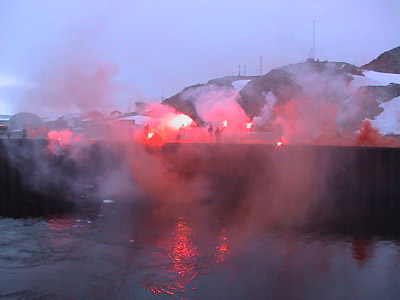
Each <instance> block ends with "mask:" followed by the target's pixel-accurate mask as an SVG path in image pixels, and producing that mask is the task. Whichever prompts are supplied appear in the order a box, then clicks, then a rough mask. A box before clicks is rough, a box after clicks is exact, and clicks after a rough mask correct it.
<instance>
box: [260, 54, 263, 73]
mask: <svg viewBox="0 0 400 300" xmlns="http://www.w3.org/2000/svg"><path fill="white" fill-rule="evenodd" d="M262 72H263V71H262V56H260V76H261V75H262Z"/></svg>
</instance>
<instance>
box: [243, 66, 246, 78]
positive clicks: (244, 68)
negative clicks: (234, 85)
mask: <svg viewBox="0 0 400 300" xmlns="http://www.w3.org/2000/svg"><path fill="white" fill-rule="evenodd" d="M243 73H244V76H246V65H244V66H243Z"/></svg>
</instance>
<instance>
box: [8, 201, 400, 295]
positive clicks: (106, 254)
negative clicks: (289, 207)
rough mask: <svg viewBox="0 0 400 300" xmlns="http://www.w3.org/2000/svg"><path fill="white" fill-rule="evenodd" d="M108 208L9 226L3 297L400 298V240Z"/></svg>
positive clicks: (13, 222)
mask: <svg viewBox="0 0 400 300" xmlns="http://www.w3.org/2000/svg"><path fill="white" fill-rule="evenodd" d="M99 204H100V205H99V206H94V207H92V208H90V209H85V210H80V211H78V212H75V213H72V214H68V215H59V216H52V217H51V216H49V217H46V218H39V219H10V218H2V219H0V266H1V267H0V299H400V251H399V250H400V244H399V241H397V240H395V239H390V238H383V237H379V236H369V235H363V236H352V235H343V234H338V233H324V234H322V233H317V231H318V230H317V229H316V230H315V232H313V231H311V232H308V233H304V232H296V231H291V230H277V229H274V230H273V229H270V228H268V227H265V226H263V225H261V224H262V223H259V222H242V221H235V220H232V219H230V218H223V219H218V218H216V217H213V216H212V214H206V213H204V211H203V212H201V211H198V212H196V211H194V212H193V211H191V212H189V213H188V212H187V211H182V214H181V213H175V214H170V213H164V212H159V211H157V207H150V208H149V207H147V208H146V207H143V206H140V205H132V204H129V205H128V203H127V202H123V201H117V200H115V202H113V203H102V202H101V201H99ZM177 211H179V210H177ZM256 224H257V225H256Z"/></svg>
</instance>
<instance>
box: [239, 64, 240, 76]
mask: <svg viewBox="0 0 400 300" xmlns="http://www.w3.org/2000/svg"><path fill="white" fill-rule="evenodd" d="M239 76H240V64H239Z"/></svg>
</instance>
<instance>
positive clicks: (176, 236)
mask: <svg viewBox="0 0 400 300" xmlns="http://www.w3.org/2000/svg"><path fill="white" fill-rule="evenodd" d="M170 245H171V244H169V243H168V241H167V243H166V245H165V246H166V247H167V248H168V249H171V247H169V246H170ZM162 248H164V246H163V247H162ZM199 256H200V253H199V251H198V250H197V247H196V245H195V244H194V242H193V230H192V229H191V228H190V227H189V226H188V225H187V224H186V222H185V221H183V220H180V221H178V222H177V224H176V228H175V231H174V233H173V239H172V249H171V250H170V252H169V253H168V257H169V258H170V259H171V265H170V266H168V267H167V270H168V272H169V275H168V278H169V280H168V281H169V282H168V283H164V284H157V283H154V282H147V283H146V284H145V287H146V288H148V289H150V290H151V291H152V292H153V293H154V294H161V293H166V294H169V295H175V294H176V293H177V292H180V293H184V292H185V286H186V285H188V284H189V283H190V282H191V281H192V280H193V279H194V278H195V277H196V276H197V275H198V274H199V273H198V271H197V270H196V267H198V258H199ZM189 288H191V289H192V290H194V287H189ZM182 299H184V298H182Z"/></svg>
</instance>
